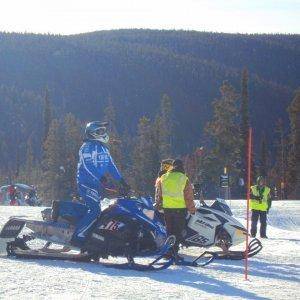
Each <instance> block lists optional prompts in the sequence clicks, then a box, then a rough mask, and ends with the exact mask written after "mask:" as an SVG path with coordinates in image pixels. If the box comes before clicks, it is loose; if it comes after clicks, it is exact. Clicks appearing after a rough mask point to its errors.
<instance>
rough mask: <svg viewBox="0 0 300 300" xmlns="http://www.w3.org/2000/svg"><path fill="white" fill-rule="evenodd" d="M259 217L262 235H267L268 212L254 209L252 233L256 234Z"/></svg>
mask: <svg viewBox="0 0 300 300" xmlns="http://www.w3.org/2000/svg"><path fill="white" fill-rule="evenodd" d="M258 219H260V237H266V235H267V212H266V211H260V210H252V216H251V235H252V236H256V233H257V222H258Z"/></svg>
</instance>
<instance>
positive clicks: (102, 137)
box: [59, 121, 130, 246]
mask: <svg viewBox="0 0 300 300" xmlns="http://www.w3.org/2000/svg"><path fill="white" fill-rule="evenodd" d="M106 126H107V123H106V122H105V123H104V122H99V121H94V122H90V123H88V124H87V125H86V128H85V140H84V143H83V145H82V146H81V148H80V150H79V163H78V167H77V187H78V191H79V195H80V197H81V198H82V200H83V204H84V205H85V206H86V207H87V210H86V213H85V214H84V216H83V218H81V219H80V221H79V222H78V223H77V224H76V229H75V232H74V234H73V237H72V240H71V244H73V245H74V246H82V245H83V243H84V241H85V237H86V235H87V233H88V232H89V229H90V228H91V226H92V225H93V224H94V222H95V221H96V219H97V217H98V216H99V214H100V212H101V208H100V200H101V199H102V198H103V195H104V187H103V185H102V184H101V179H102V178H103V176H104V175H105V174H107V173H108V174H109V175H111V176H112V178H113V179H115V180H116V181H118V182H119V184H120V189H119V192H120V194H122V195H127V194H128V192H129V190H130V187H129V185H128V184H127V183H126V182H125V180H124V179H123V177H122V176H121V174H120V172H119V170H118V169H117V167H116V165H115V163H114V161H113V159H112V157H111V155H110V153H109V150H108V148H107V146H106V145H107V143H108V141H109V136H108V134H107V129H106ZM70 204H72V205H73V206H74V203H72V202H70ZM74 207H75V206H74ZM68 209H69V208H68V206H67V205H66V202H64V203H61V204H60V209H59V211H60V212H59V214H60V215H63V214H64V210H66V211H67V210H68ZM75 209H76V208H75Z"/></svg>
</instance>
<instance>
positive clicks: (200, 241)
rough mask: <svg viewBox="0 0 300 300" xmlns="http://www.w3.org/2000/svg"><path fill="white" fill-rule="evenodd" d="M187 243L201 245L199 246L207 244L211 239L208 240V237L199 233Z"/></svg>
mask: <svg viewBox="0 0 300 300" xmlns="http://www.w3.org/2000/svg"><path fill="white" fill-rule="evenodd" d="M186 241H188V242H191V243H195V244H199V245H203V244H206V243H207V242H208V241H209V239H207V238H206V237H204V236H202V235H200V234H199V233H197V234H195V235H193V236H191V237H189V238H187V239H186Z"/></svg>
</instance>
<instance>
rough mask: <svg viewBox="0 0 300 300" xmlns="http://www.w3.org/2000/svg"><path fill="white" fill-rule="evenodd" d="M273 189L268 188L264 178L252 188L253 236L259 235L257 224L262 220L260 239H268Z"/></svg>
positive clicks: (258, 180)
mask: <svg viewBox="0 0 300 300" xmlns="http://www.w3.org/2000/svg"><path fill="white" fill-rule="evenodd" d="M270 192H271V189H270V188H269V187H267V186H266V181H265V179H264V178H263V177H262V176H259V177H258V178H257V180H256V185H253V186H251V195H250V209H251V211H252V215H251V236H252V237H255V236H256V233H257V222H258V219H260V237H261V238H266V239H267V238H268V237H267V213H268V212H269V209H270V208H271V205H272V201H271V196H270Z"/></svg>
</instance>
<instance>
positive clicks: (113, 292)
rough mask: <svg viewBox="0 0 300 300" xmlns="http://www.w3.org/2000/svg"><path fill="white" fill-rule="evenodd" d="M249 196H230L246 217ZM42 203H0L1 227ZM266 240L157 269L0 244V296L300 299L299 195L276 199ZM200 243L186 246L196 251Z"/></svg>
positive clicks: (31, 212) (36, 214)
mask: <svg viewBox="0 0 300 300" xmlns="http://www.w3.org/2000/svg"><path fill="white" fill-rule="evenodd" d="M244 204H245V201H243V202H242V201H231V206H232V209H233V212H234V215H235V216H236V217H238V218H240V219H241V221H243V222H244V216H245V208H244ZM40 210H41V208H38V207H6V206H0V227H2V226H3V224H4V223H5V222H6V220H7V219H8V218H9V216H12V215H18V216H21V215H22V216H29V217H34V218H40ZM268 217H269V220H268V224H269V226H268V230H267V233H268V236H269V239H268V240H262V243H263V246H264V248H263V250H262V252H261V253H259V254H258V255H257V256H256V257H254V258H252V259H250V276H249V281H245V280H244V275H243V272H244V264H243V262H242V261H224V260H222V261H216V262H214V263H212V264H211V265H209V266H207V267H205V268H192V267H179V266H172V267H170V268H169V269H167V270H164V271H159V272H137V271H128V270H117V269H111V268H106V267H104V266H101V265H98V264H88V263H74V262H62V261H50V260H39V261H34V260H16V259H10V258H7V257H6V256H5V248H4V244H3V240H2V245H1V247H2V249H0V252H1V254H0V299H58V298H59V299H89V298H109V299H165V298H168V299H174V298H180V299H216V298H221V299H300V234H299V232H300V201H289V202H273V207H272V210H271V211H270V214H269V216H268ZM197 250H198V251H199V249H195V248H194V249H188V250H184V251H183V252H184V253H186V254H187V255H189V256H193V255H196V254H197V253H198V252H197Z"/></svg>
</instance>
